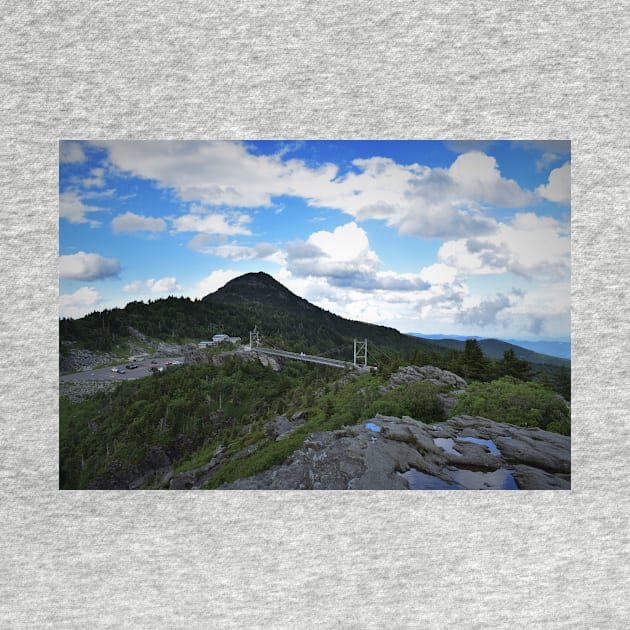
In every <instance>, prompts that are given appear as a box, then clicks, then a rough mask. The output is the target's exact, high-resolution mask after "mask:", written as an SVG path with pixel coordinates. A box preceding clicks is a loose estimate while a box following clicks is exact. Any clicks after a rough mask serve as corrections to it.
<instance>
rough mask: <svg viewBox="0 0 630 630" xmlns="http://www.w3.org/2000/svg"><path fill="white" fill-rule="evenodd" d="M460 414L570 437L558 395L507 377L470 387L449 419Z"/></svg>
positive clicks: (568, 420)
mask: <svg viewBox="0 0 630 630" xmlns="http://www.w3.org/2000/svg"><path fill="white" fill-rule="evenodd" d="M460 414H466V415H470V416H483V417H485V418H491V419H492V420H496V421H497V422H508V423H510V424H515V425H517V426H521V427H539V428H541V429H545V430H546V431H552V432H554V433H561V434H563V435H570V433H571V418H570V413H569V408H568V406H567V404H566V403H565V402H564V401H563V400H562V399H561V398H559V397H558V395H557V394H555V393H554V392H552V391H550V390H549V389H547V388H546V387H544V386H543V385H541V384H539V383H525V382H523V381H519V380H517V379H515V378H512V377H510V376H504V377H503V378H500V379H498V380H496V381H492V382H490V383H479V382H477V383H472V384H470V385H469V386H468V387H467V388H466V391H465V392H464V393H463V394H462V396H461V397H460V399H459V402H458V403H457V405H456V406H455V407H454V408H453V409H452V410H451V414H450V415H451V416H456V415H460Z"/></svg>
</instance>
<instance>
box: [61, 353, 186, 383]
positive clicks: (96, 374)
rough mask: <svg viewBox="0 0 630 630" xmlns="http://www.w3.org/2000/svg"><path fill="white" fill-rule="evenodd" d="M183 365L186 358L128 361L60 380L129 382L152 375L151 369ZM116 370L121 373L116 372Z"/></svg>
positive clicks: (77, 373) (67, 376) (66, 376)
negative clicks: (131, 366)
mask: <svg viewBox="0 0 630 630" xmlns="http://www.w3.org/2000/svg"><path fill="white" fill-rule="evenodd" d="M183 363H184V357H166V358H154V359H144V360H143V361H134V362H131V361H127V362H126V363H121V364H120V365H111V366H109V367H104V368H99V369H97V370H85V371H83V372H76V373H74V374H64V375H63V376H61V377H60V379H59V380H60V381H62V382H71V383H72V382H74V383H76V382H81V381H112V382H116V381H123V380H124V381H129V380H134V379H138V378H144V377H146V376H150V375H151V374H152V370H151V368H158V369H159V368H163V369H167V368H168V367H170V366H171V365H181V364H183ZM130 365H136V366H137V367H135V368H130V367H128V366H130ZM114 369H116V370H119V371H118V372H114V371H113V370H114Z"/></svg>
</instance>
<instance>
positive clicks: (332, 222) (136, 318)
mask: <svg viewBox="0 0 630 630" xmlns="http://www.w3.org/2000/svg"><path fill="white" fill-rule="evenodd" d="M59 379H60V381H59V488H60V489H61V490H116V489H119V490H570V489H571V143H570V142H569V141H568V140H562V139H559V140H558V139H553V140H544V139H542V140H292V139H287V140H250V141H243V140H238V141H237V140H233V141H232V140H185V139H184V140H116V139H114V140H90V139H64V140H61V141H60V142H59Z"/></svg>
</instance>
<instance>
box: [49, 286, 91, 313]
mask: <svg viewBox="0 0 630 630" xmlns="http://www.w3.org/2000/svg"><path fill="white" fill-rule="evenodd" d="M99 299H100V295H99V294H98V291H96V290H95V289H92V288H90V287H81V288H80V289H77V290H76V291H75V292H74V293H68V294H63V295H60V296H59V316H60V317H70V318H72V319H76V318H79V317H83V316H84V315H87V314H88V313H91V312H92V311H94V310H95V307H96V305H97V304H98V301H99Z"/></svg>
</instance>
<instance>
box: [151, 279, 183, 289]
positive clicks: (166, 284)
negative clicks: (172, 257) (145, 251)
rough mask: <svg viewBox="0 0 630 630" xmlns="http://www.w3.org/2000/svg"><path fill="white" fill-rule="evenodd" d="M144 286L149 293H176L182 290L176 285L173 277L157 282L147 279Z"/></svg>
mask: <svg viewBox="0 0 630 630" xmlns="http://www.w3.org/2000/svg"><path fill="white" fill-rule="evenodd" d="M146 285H147V287H148V288H149V290H150V291H151V293H176V292H177V293H178V292H181V290H182V287H181V286H180V285H179V284H178V283H177V279H176V278H173V277H170V278H160V279H159V280H155V279H154V278H149V280H147V282H146Z"/></svg>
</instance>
